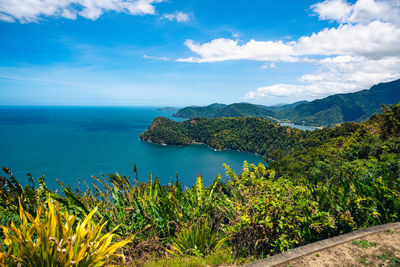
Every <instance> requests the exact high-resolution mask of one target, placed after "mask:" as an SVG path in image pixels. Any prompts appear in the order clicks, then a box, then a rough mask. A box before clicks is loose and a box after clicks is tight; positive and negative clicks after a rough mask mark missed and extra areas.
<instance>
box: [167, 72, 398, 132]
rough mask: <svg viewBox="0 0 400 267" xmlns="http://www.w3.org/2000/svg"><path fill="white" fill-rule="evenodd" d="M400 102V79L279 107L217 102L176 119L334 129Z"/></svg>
mask: <svg viewBox="0 0 400 267" xmlns="http://www.w3.org/2000/svg"><path fill="white" fill-rule="evenodd" d="M399 101H400V79H399V80H395V81H391V82H386V83H379V84H377V85H374V86H372V87H371V88H370V89H364V90H361V91H358V92H354V93H342V94H335V95H331V96H328V97H325V98H322V99H316V100H313V101H309V102H308V101H298V102H295V103H292V104H285V105H279V106H263V105H256V104H250V103H245V102H241V103H233V104H229V105H225V104H219V103H214V104H211V105H208V106H203V107H198V106H191V107H185V108H183V109H180V110H178V111H177V112H176V113H175V114H174V116H176V117H183V118H195V117H204V118H217V117H261V118H267V119H269V120H271V121H275V122H289V123H294V124H302V125H312V126H334V125H337V124H340V123H342V122H349V121H355V122H361V121H364V120H366V119H368V118H369V117H371V116H372V115H374V114H377V113H379V112H380V110H381V105H382V104H385V105H389V104H395V103H397V102H399Z"/></svg>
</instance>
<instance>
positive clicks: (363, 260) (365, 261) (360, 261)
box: [356, 258, 374, 266]
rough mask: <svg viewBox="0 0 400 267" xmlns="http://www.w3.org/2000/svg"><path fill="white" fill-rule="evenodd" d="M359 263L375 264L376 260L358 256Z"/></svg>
mask: <svg viewBox="0 0 400 267" xmlns="http://www.w3.org/2000/svg"><path fill="white" fill-rule="evenodd" d="M356 261H357V262H359V263H362V264H363V265H365V266H374V262H373V261H369V260H367V259H366V258H357V260H356Z"/></svg>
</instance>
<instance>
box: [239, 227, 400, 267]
mask: <svg viewBox="0 0 400 267" xmlns="http://www.w3.org/2000/svg"><path fill="white" fill-rule="evenodd" d="M394 228H400V222H396V223H388V224H384V225H378V226H373V227H369V228H364V229H361V230H358V231H354V232H351V233H348V234H344V235H340V236H336V237H332V238H329V239H325V240H322V241H318V242H314V243H311V244H308V245H305V246H302V247H298V248H295V249H292V250H289V251H286V252H284V253H282V254H278V255H274V256H272V257H269V258H265V259H261V260H258V261H255V262H252V263H249V264H247V265H245V267H267V266H275V265H278V264H283V263H285V262H288V261H290V260H293V259H296V258H299V257H302V256H305V255H308V254H311V253H315V252H317V251H319V250H323V249H326V248H330V247H334V246H337V245H340V244H343V243H347V242H349V241H352V240H354V239H357V238H361V237H364V236H367V235H370V234H375V233H378V232H381V231H385V230H388V229H394Z"/></svg>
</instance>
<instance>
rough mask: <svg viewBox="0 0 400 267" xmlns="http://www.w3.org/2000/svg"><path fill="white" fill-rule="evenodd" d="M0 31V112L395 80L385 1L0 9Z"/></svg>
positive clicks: (54, 2)
mask: <svg viewBox="0 0 400 267" xmlns="http://www.w3.org/2000/svg"><path fill="white" fill-rule="evenodd" d="M16 2H18V3H16ZM0 33H1V39H0V40H1V41H0V54H1V55H0V105H123V106H127V105H128V106H129V105H133V106H138V105H140V106H149V105H157V106H164V105H172V106H186V105H205V104H210V103H213V102H220V103H233V102H243V101H246V102H251V103H259V104H265V105H273V104H278V103H290V102H294V101H297V100H303V99H307V100H311V99H315V98H321V97H324V96H327V95H330V94H334V93H342V92H354V91H357V90H360V89H365V88H369V87H370V86H371V85H373V84H375V83H379V82H385V81H390V80H394V79H397V78H400V1H392V0H387V1H378V0H358V1H345V0H325V1H293V0H280V1H273V0H268V1H267V0H260V1H256V0H254V1H238V0H235V1H231V0H230V1H225V0H219V1H215V0H214V1H208V0H202V1H191V0H186V1H174V0H169V1H162V0H133V1H125V0H101V1H98V0H97V1H96V0H87V1H83V0H46V1H45V0H31V1H28V0H19V1H15V0H0Z"/></svg>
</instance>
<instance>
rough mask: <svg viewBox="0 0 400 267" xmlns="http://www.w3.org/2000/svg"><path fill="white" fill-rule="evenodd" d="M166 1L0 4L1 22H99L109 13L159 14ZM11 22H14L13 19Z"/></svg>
mask: <svg viewBox="0 0 400 267" xmlns="http://www.w3.org/2000/svg"><path fill="white" fill-rule="evenodd" d="M162 1H163V0H132V1H125V0H18V1H17V0H0V12H2V13H3V15H0V20H3V21H7V22H13V20H14V21H15V20H19V21H20V22H22V23H29V22H36V21H38V20H40V18H41V17H63V18H67V19H76V18H77V16H82V17H84V18H87V19H91V20H96V19H98V18H99V17H100V16H101V15H102V14H103V13H105V12H107V11H115V12H123V13H127V14H131V15H145V14H155V7H154V4H155V3H158V2H162ZM10 18H11V19H10Z"/></svg>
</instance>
